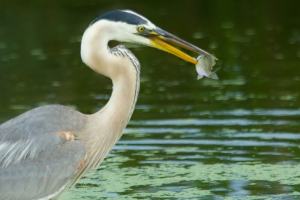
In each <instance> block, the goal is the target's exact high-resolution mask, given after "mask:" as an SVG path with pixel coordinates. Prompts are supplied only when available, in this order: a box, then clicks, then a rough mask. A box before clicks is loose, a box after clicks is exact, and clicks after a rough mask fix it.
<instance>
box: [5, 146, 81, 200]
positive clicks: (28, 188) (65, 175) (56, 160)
mask: <svg viewBox="0 0 300 200" xmlns="http://www.w3.org/2000/svg"><path fill="white" fill-rule="evenodd" d="M85 156H86V148H85V145H84V144H83V143H82V142H80V141H70V142H66V143H64V144H62V145H60V146H59V147H57V148H56V149H55V150H54V151H52V152H51V153H49V154H47V155H43V156H39V157H38V158H35V159H33V160H22V161H20V162H19V163H18V164H11V165H9V166H8V167H5V168H2V169H1V170H0V185H1V187H0V198H1V199H23V200H27V199H28V200H29V199H39V198H44V197H48V196H51V195H52V194H55V193H57V192H59V191H61V190H62V189H63V188H64V187H65V186H66V185H67V183H68V181H69V180H70V179H71V178H72V176H73V175H74V173H75V172H76V171H77V166H78V164H79V162H80V161H81V160H82V159H84V157H85Z"/></svg>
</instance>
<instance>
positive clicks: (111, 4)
mask: <svg viewBox="0 0 300 200" xmlns="http://www.w3.org/2000/svg"><path fill="white" fill-rule="evenodd" d="M120 8H122V9H123V8H129V9H132V10H135V11H137V12H139V13H141V14H143V15H144V16H146V17H147V18H148V19H150V20H151V21H152V22H153V23H155V24H156V25H158V26H160V27H161V28H163V29H165V30H167V31H169V32H171V33H173V34H175V35H177V36H180V37H181V38H183V39H185V40H187V41H189V42H191V43H193V44H195V45H197V46H199V47H201V48H203V49H205V50H207V51H209V52H210V53H213V54H214V55H216V56H217V57H218V58H219V62H217V67H221V69H220V70H219V71H218V75H219V78H220V80H217V81H216V80H209V79H202V80H200V81H196V76H197V75H196V71H195V67H194V66H193V65H191V64H189V63H186V62H184V61H182V60H180V59H178V58H176V57H174V56H172V55H169V54H167V53H164V52H161V51H158V50H155V49H151V48H148V47H140V46H133V48H131V50H132V51H133V52H134V54H135V55H136V56H137V57H138V59H139V60H140V62H141V65H142V74H141V91H140V95H139V99H138V103H137V106H136V109H135V112H134V114H133V116H132V120H131V121H130V123H129V125H128V127H127V129H126V130H125V133H124V135H123V137H122V138H121V140H120V141H119V142H118V143H117V145H116V146H115V147H114V149H113V150H112V152H111V153H110V154H109V157H108V158H107V159H106V160H105V162H104V163H103V164H102V165H101V166H100V168H99V170H98V171H96V172H95V173H94V174H92V175H90V179H88V180H83V181H81V183H79V184H78V185H77V187H76V188H73V189H72V190H71V191H70V192H69V193H68V194H66V195H65V196H64V199H81V198H82V199H299V198H300V178H299V177H300V166H299V158H300V133H299V128H300V122H299V118H300V103H299V85H300V67H299V66H300V65H299V63H300V62H299V61H300V14H299V8H300V1H292V0H290V1H267V0H265V1H259V2H258V1H223V0H220V1H208V0H207V1H192V0H190V1H163V2H162V1H148V2H146V3H145V2H142V1H126V2H124V1H120V0H119V1H99V0H98V1H95V0H90V1H69V0H63V1H51V2H50V1H49V3H47V2H44V3H40V2H38V1H33V0H29V1H1V2H0V91H1V93H0V105H1V106H0V121H1V122H3V121H5V120H8V119H9V118H11V117H14V116H16V115H18V114H20V113H22V112H25V111H27V110H28V109H30V108H34V107H36V106H40V105H45V104H54V103H58V104H63V105H69V106H71V107H73V108H75V109H77V110H79V111H81V112H84V113H93V112H95V111H97V110H98V109H100V108H101V107H102V106H103V105H104V104H105V103H106V102H107V100H108V98H109V95H110V93H111V87H112V85H111V81H110V80H108V79H107V78H104V77H102V76H100V75H97V74H95V73H94V72H92V71H91V70H90V69H89V68H87V67H86V66H85V65H84V64H82V62H81V59H80V55H79V48H80V39H81V35H82V33H83V32H84V30H85V28H86V27H87V25H88V24H89V23H90V22H91V21H92V20H93V19H94V18H95V17H97V16H98V14H102V13H104V12H106V11H110V10H113V9H120ZM194 56H196V55H194Z"/></svg>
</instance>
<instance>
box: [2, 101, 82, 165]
mask: <svg viewBox="0 0 300 200" xmlns="http://www.w3.org/2000/svg"><path fill="white" fill-rule="evenodd" d="M84 124H85V115H83V114H81V113H79V112H77V111H75V110H73V109H70V108H68V107H65V106H60V105H49V106H42V107H38V108H35V109H32V110H30V111H28V112H26V113H23V114H22V115H19V116H18V117H16V118H13V119H11V120H9V121H7V122H5V123H3V124H1V125H0V167H6V166H8V165H9V164H10V163H13V164H14V163H17V162H19V161H21V160H22V159H27V158H29V159H33V158H35V157H37V156H39V155H40V154H47V153H50V152H52V151H53V149H54V148H55V147H56V146H57V145H59V144H62V143H64V142H65V140H64V139H63V138H60V137H59V136H58V132H60V131H71V132H74V133H76V132H78V131H80V130H81V129H82V128H83V126H84Z"/></svg>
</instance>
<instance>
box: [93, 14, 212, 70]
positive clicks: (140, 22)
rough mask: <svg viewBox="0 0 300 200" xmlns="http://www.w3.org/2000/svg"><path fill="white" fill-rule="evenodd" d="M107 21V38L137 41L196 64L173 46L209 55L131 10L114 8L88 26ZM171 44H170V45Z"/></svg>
mask: <svg viewBox="0 0 300 200" xmlns="http://www.w3.org/2000/svg"><path fill="white" fill-rule="evenodd" d="M100 21H101V23H105V22H106V23H107V27H109V28H107V29H106V31H107V34H106V35H109V37H110V38H109V40H117V41H121V42H131V43H139V44H143V45H147V46H151V47H155V48H157V49H160V50H163V51H166V52H168V53H171V54H173V55H175V56H177V57H179V58H182V59H184V60H186V61H188V62H191V63H194V64H197V62H198V61H197V60H196V59H195V58H193V57H191V56H189V55H187V54H186V53H184V52H183V51H181V50H179V49H177V48H175V47H174V46H172V45H176V46H179V47H182V48H185V49H187V50H190V51H193V52H196V53H198V54H204V55H210V54H209V53H207V52H206V51H204V50H202V49H200V48H198V47H196V46H194V45H192V44H190V43H188V42H186V41H184V40H182V39H180V38H178V37H176V36H174V35H173V34H171V33H168V32H166V31H164V30H163V29H161V28H159V27H157V26H156V25H154V24H153V23H152V22H150V21H149V20H148V19H146V18H145V17H143V16H141V15H139V14H137V13H135V12H133V11H131V10H114V11H111V12H108V13H105V14H103V15H102V16H100V17H98V18H96V19H95V20H94V21H92V23H91V24H90V26H94V25H95V24H97V23H98V22H100ZM171 44H172V45H171Z"/></svg>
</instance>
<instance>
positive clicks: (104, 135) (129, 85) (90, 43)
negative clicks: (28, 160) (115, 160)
mask: <svg viewBox="0 0 300 200" xmlns="http://www.w3.org/2000/svg"><path fill="white" fill-rule="evenodd" d="M87 34H91V35H86V33H85V36H84V38H83V41H82V43H83V45H82V49H85V50H86V51H85V52H83V51H82V52H81V54H82V57H83V60H84V62H85V63H86V64H87V65H89V66H90V67H91V68H92V69H93V70H94V71H96V72H98V73H100V74H103V75H105V76H108V77H110V78H111V79H112V81H113V92H112V95H111V98H110V99H109V101H108V103H107V104H106V105H105V106H104V107H103V108H102V109H101V110H100V111H98V112H97V113H95V114H93V115H90V116H88V121H87V123H86V130H85V131H84V133H83V134H82V135H79V139H80V140H82V141H83V142H84V143H85V144H86V146H87V160H88V161H89V165H87V166H85V169H83V170H84V171H87V170H89V169H90V168H92V167H95V166H97V165H98V164H99V163H101V162H102V160H103V159H104V157H105V156H106V155H107V153H108V152H109V151H110V150H111V149H112V147H113V146H114V145H115V143H116V142H117V141H118V140H119V138H120V137H121V135H122V133H123V131H124V129H125V127H126V125H127V123H128V121H129V119H130V117H131V115H132V112H133V109H134V106H135V103H136V100H137V95H138V91H139V63H138V61H137V60H134V59H136V58H135V57H134V56H133V54H131V52H130V51H129V50H127V49H125V48H124V47H119V48H118V49H112V50H111V49H109V48H108V46H107V43H108V40H107V41H105V39H103V38H102V39H101V36H99V34H98V35H97V38H100V39H98V41H97V39H96V38H93V37H94V36H93V34H92V33H87ZM95 37H96V36H95ZM95 41H96V42H95ZM97 42H98V44H97ZM100 43H101V44H100ZM85 45H87V46H85ZM116 54H117V55H116ZM135 62H136V63H137V64H136V63H135ZM82 173H84V172H82Z"/></svg>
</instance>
